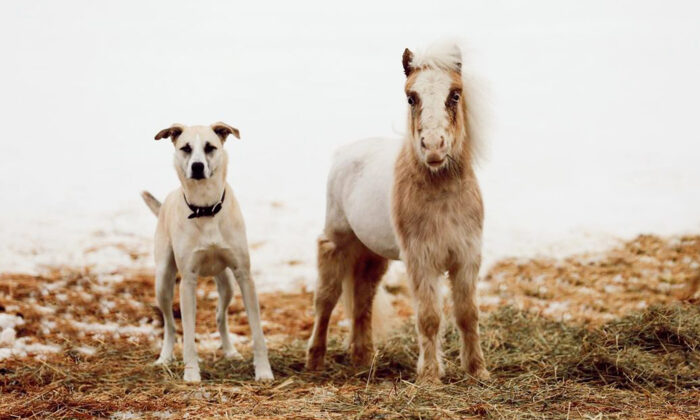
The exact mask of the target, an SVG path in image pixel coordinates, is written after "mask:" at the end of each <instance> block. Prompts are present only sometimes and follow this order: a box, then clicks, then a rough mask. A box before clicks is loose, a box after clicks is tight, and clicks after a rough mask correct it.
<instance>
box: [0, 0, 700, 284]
mask: <svg viewBox="0 0 700 420" xmlns="http://www.w3.org/2000/svg"><path fill="white" fill-rule="evenodd" d="M699 20H700V4H698V3H697V2H694V1H669V2H660V1H639V0H637V1H616V2H609V1H600V0H589V1H586V2H580V1H561V0H554V1H530V2H518V1H510V2H509V1H492V2H476V1H470V2H465V1H454V2H439V3H438V2H432V3H429V2H409V1H401V2H392V3H389V2H376V1H375V2H348V3H346V4H343V5H338V4H337V3H336V2H279V3H277V4H268V3H262V2H237V3H233V2H223V1H222V2H213V1H200V2H165V1H159V2H155V1H154V2H136V1H133V2H111V3H104V2H92V1H65V2H60V3H59V2H50V1H36V2H24V1H4V2H2V3H0V51H2V65H1V66H0V92H2V93H1V94H0V120H1V121H2V122H3V124H2V125H3V130H2V136H1V139H0V144H1V145H2V147H1V149H0V197H1V198H0V200H2V203H1V204H2V205H1V208H2V210H1V211H0V272H30V273H33V272H37V271H41V270H43V269H45V268H47V267H51V266H65V265H68V266H83V265H89V266H92V267H93V268H94V269H95V270H97V271H100V272H104V273H112V272H114V271H117V270H118V269H120V268H123V267H134V266H140V267H149V266H151V265H152V262H151V260H150V257H149V256H148V255H146V256H144V257H139V258H137V259H136V260H134V259H132V257H130V255H129V254H130V253H131V252H133V251H134V250H137V251H139V250H140V251H143V252H146V253H148V252H149V251H150V248H151V246H152V233H153V230H154V228H155V218H154V217H153V216H152V215H151V214H150V212H149V211H148V210H147V208H146V206H145V205H144V204H143V203H142V202H141V199H140V197H139V192H140V191H141V190H143V189H148V190H149V191H151V192H152V193H154V194H155V195H156V196H158V197H164V196H165V194H166V193H167V192H168V191H169V190H171V189H173V188H175V187H176V186H177V182H178V181H177V178H176V176H175V172H174V170H173V168H172V163H171V162H172V152H173V150H172V146H171V145H170V143H169V142H168V141H161V142H156V141H154V140H153V136H154V134H155V133H156V132H157V131H158V130H160V129H161V128H164V127H166V126H168V125H170V124H171V123H172V122H181V123H185V124H208V123H211V122H215V121H218V120H222V121H225V122H227V123H229V124H231V125H234V126H236V127H238V128H239V129H240V130H241V135H242V140H240V141H238V140H235V139H232V140H229V141H228V142H227V144H226V148H227V150H228V153H229V156H230V167H229V181H230V183H231V184H232V185H233V187H234V190H235V191H236V194H237V198H238V200H239V202H240V203H241V206H242V208H243V211H244V215H245V217H246V221H247V227H248V235H249V242H250V244H251V247H252V259H253V266H254V270H255V275H256V280H257V282H258V283H259V284H260V287H261V288H263V289H268V290H269V289H279V288H286V289H291V288H296V287H298V286H302V285H312V284H313V282H314V279H315V269H314V258H315V238H316V236H317V235H318V234H319V233H320V231H321V228H322V225H323V217H324V200H325V198H324V190H325V174H326V171H327V169H328V166H329V162H330V157H331V154H332V152H333V150H334V149H335V148H336V147H338V146H339V145H341V144H344V143H347V142H349V141H352V140H355V139H359V138H363V137H369V136H377V135H400V132H401V131H403V128H404V121H405V107H406V105H405V97H404V95H403V82H404V76H403V73H402V68H401V54H402V52H403V49H404V48H405V47H409V48H416V47H420V46H421V45H425V44H428V43H430V42H431V41H434V40H435V39H438V38H443V37H453V38H457V39H459V40H461V41H462V42H463V44H464V45H465V46H466V48H465V69H466V70H467V71H469V72H474V73H476V74H477V75H478V76H479V78H480V79H481V80H482V83H481V84H480V86H481V89H480V91H481V94H482V98H483V99H484V102H485V103H486V104H485V106H486V107H487V108H488V115H489V118H488V121H489V124H488V130H487V133H486V134H487V135H486V136H485V139H486V153H485V156H484V158H483V159H482V161H481V164H480V166H479V169H478V173H479V176H480V180H481V185H482V190H483V194H484V200H485V205H486V227H485V233H484V253H485V258H486V263H487V265H488V263H490V262H493V261H495V260H496V259H498V258H502V257H505V256H531V255H537V254H544V255H554V256H561V255H566V254H568V253H571V252H577V251H582V250H589V249H599V248H600V247H604V246H609V245H611V244H614V243H615V241H616V240H617V239H620V238H629V237H631V236H634V235H636V234H639V233H656V234H661V235H670V234H679V233H686V232H694V233H698V232H700V194H699V192H700V164H699V163H700V141H698V140H700V139H699V138H698V134H697V133H698V128H697V123H698V117H697V114H698V109H699V108H698V102H697V101H698V99H697V98H700V81H699V78H698V75H699V74H700V25H698V24H697V22H698V21H699Z"/></svg>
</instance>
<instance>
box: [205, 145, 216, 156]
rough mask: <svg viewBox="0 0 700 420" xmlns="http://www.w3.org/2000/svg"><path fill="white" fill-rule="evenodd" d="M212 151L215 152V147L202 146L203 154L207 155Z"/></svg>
mask: <svg viewBox="0 0 700 420" xmlns="http://www.w3.org/2000/svg"><path fill="white" fill-rule="evenodd" d="M214 150H216V147H214V146H212V145H211V144H209V143H207V145H206V146H204V153H207V154H209V153H211V152H213V151H214Z"/></svg>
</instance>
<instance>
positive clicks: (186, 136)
mask: <svg viewBox="0 0 700 420" xmlns="http://www.w3.org/2000/svg"><path fill="white" fill-rule="evenodd" d="M231 134H232V135H234V136H235V137H236V138H239V139H240V138H241V136H240V133H239V131H238V129H236V128H233V127H231V126H230V125H228V124H224V123H222V122H218V123H215V124H212V125H210V126H204V125H195V126H191V127H188V126H185V125H182V124H173V125H172V126H170V127H168V128H164V129H162V130H160V131H159V132H158V134H156V137H155V139H156V140H160V139H164V138H169V139H170V140H172V142H173V146H175V169H176V170H177V172H178V174H179V175H180V176H181V177H182V178H185V179H194V180H200V179H207V178H210V177H211V176H213V175H214V174H215V173H216V172H217V171H219V170H223V169H224V168H225V167H226V163H227V161H228V157H227V156H226V152H225V151H224V149H223V145H224V142H225V141H226V138H227V137H228V136H229V135H231Z"/></svg>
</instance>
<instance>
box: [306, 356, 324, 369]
mask: <svg viewBox="0 0 700 420" xmlns="http://www.w3.org/2000/svg"><path fill="white" fill-rule="evenodd" d="M323 365H324V360H323V358H322V357H320V358H307V359H306V370H311V371H316V370H321V369H323Z"/></svg>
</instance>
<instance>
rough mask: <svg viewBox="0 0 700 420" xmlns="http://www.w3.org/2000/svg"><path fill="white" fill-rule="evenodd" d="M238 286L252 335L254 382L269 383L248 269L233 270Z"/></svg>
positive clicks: (265, 353)
mask: <svg viewBox="0 0 700 420" xmlns="http://www.w3.org/2000/svg"><path fill="white" fill-rule="evenodd" d="M233 272H234V276H235V278H236V281H237V282H238V286H239V287H240V288H241V295H242V296H243V303H244V304H245V310H246V313H247V314H248V324H249V325H250V330H251V333H252V335H253V363H254V364H255V380H256V381H271V380H273V379H274V376H273V375H272V369H271V368H270V361H269V360H268V358H267V345H266V344H265V336H264V334H263V330H262V326H261V325H260V306H259V304H258V295H257V293H256V292H255V284H253V279H252V278H251V276H250V268H243V267H241V268H237V269H234V270H233Z"/></svg>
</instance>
